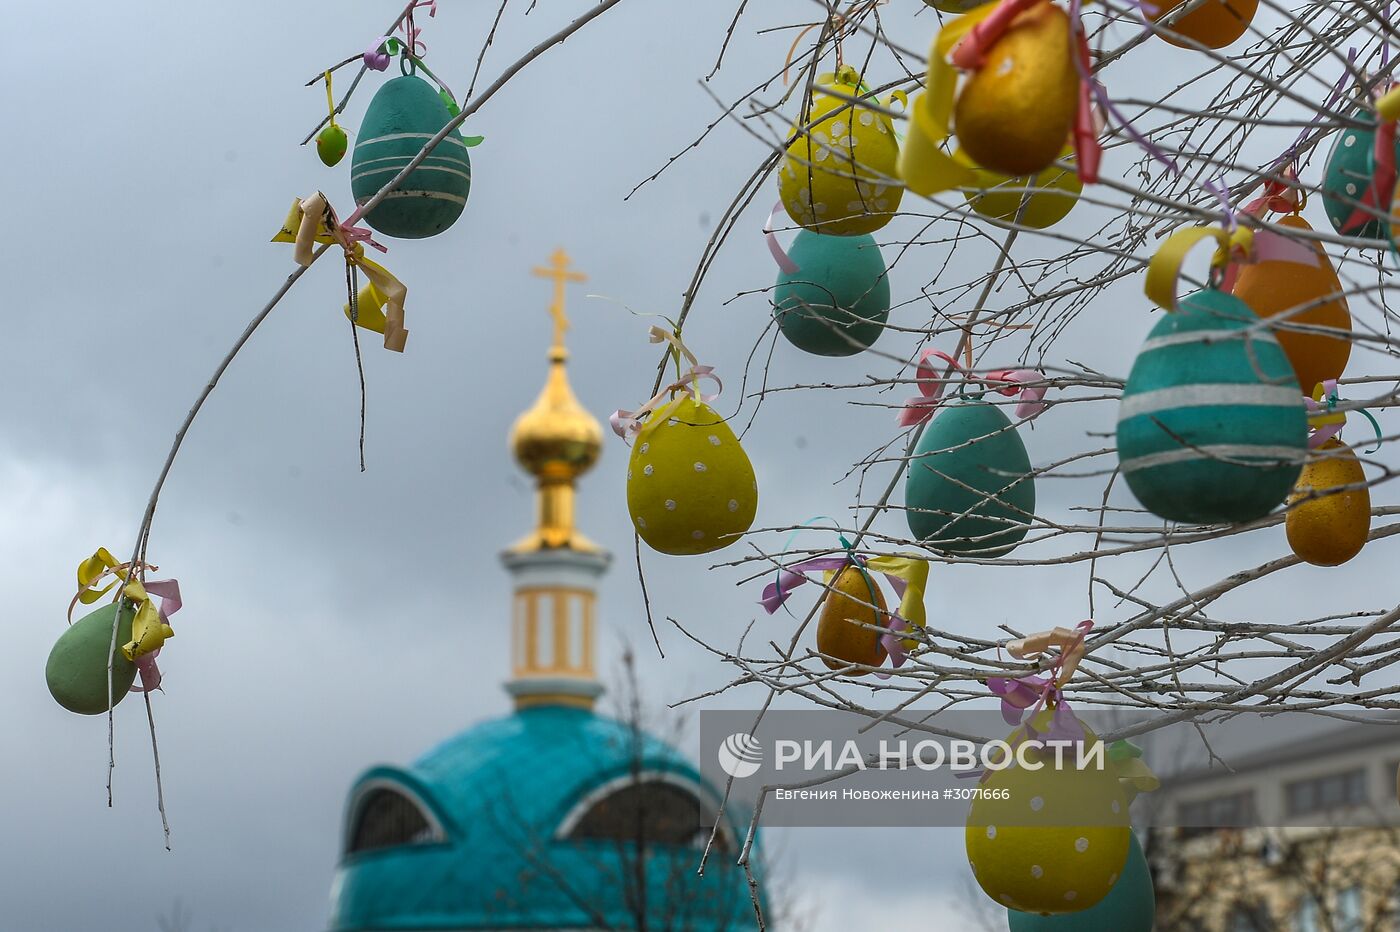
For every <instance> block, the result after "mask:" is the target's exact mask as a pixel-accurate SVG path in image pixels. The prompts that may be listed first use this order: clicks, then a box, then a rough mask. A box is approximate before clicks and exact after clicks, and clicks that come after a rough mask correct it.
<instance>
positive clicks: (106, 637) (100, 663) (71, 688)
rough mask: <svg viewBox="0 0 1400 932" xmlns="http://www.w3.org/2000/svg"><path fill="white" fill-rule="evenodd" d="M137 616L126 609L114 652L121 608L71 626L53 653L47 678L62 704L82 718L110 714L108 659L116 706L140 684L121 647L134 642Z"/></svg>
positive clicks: (111, 607)
mask: <svg viewBox="0 0 1400 932" xmlns="http://www.w3.org/2000/svg"><path fill="white" fill-rule="evenodd" d="M134 616H135V612H134V610H133V609H132V607H131V605H130V604H129V603H128V604H127V605H126V610H125V611H123V612H122V617H121V623H120V625H119V626H118V631H117V648H116V650H115V651H114V650H113V649H112V622H114V621H116V619H117V604H116V603H115V602H113V603H112V604H110V605H104V606H102V607H101V608H99V609H98V610H97V611H95V612H93V613H91V614H89V615H85V616H83V617H82V618H80V619H78V620H77V621H76V622H74V623H73V624H71V625H69V626H68V630H67V631H65V632H63V634H62V636H61V637H59V639H58V641H57V642H56V643H55V644H54V646H53V650H51V651H49V662H48V666H46V667H45V668H44V678H45V679H47V680H48V683H49V692H50V693H52V694H53V697H54V698H55V699H57V700H58V704H59V705H61V706H63V707H64V708H65V709H67V710H68V711H70V712H77V713H79V714H80V715H99V714H101V713H103V712H106V711H107V658H108V657H111V658H112V693H111V696H112V705H116V704H117V703H118V702H121V701H122V699H124V698H126V693H127V690H129V689H131V684H132V683H133V682H134V681H135V680H136V664H134V663H132V662H131V661H130V660H127V659H126V657H125V656H123V654H122V651H121V645H123V644H125V643H127V642H128V641H130V640H131V619H132V618H133V617H134Z"/></svg>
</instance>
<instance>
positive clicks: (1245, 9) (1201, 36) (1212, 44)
mask: <svg viewBox="0 0 1400 932" xmlns="http://www.w3.org/2000/svg"><path fill="white" fill-rule="evenodd" d="M1178 5H1179V4H1177V3H1172V2H1171V0H1157V12H1156V13H1153V14H1150V15H1149V18H1150V19H1151V20H1152V21H1153V22H1156V21H1157V20H1159V19H1161V18H1162V17H1164V16H1166V15H1167V14H1168V13H1170V12H1171V11H1172V10H1174V9H1175V8H1176V7H1177V6H1178ZM1258 11H1259V0H1207V2H1206V3H1205V5H1203V6H1199V7H1197V8H1196V9H1194V10H1192V11H1191V12H1190V13H1188V14H1186V15H1185V16H1183V17H1182V18H1181V19H1179V20H1177V21H1176V22H1175V23H1174V24H1172V25H1171V26H1170V27H1168V28H1170V29H1171V30H1172V31H1173V32H1176V33H1180V34H1181V35H1183V36H1186V37H1187V38H1189V39H1195V40H1196V41H1197V42H1199V43H1200V44H1201V45H1204V46H1205V47H1206V48H1211V49H1223V48H1224V47H1225V46H1227V45H1231V44H1233V43H1234V41H1235V40H1236V39H1238V38H1239V37H1240V36H1242V35H1244V31H1245V29H1247V28H1248V27H1249V24H1250V21H1252V20H1253V19H1254V14H1255V13H1257V12H1258ZM1160 35H1161V36H1162V38H1163V39H1166V40H1167V41H1168V42H1170V43H1171V44H1172V45H1175V46H1176V47H1177V48H1181V49H1189V48H1191V47H1192V46H1190V45H1188V44H1187V43H1185V42H1183V41H1181V40H1180V39H1178V38H1176V37H1175V36H1169V35H1166V34H1160Z"/></svg>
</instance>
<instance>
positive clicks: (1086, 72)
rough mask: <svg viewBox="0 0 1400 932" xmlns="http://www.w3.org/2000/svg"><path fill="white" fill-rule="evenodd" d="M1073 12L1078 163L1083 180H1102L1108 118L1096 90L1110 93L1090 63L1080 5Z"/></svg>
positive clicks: (1075, 159)
mask: <svg viewBox="0 0 1400 932" xmlns="http://www.w3.org/2000/svg"><path fill="white" fill-rule="evenodd" d="M1071 12H1072V14H1073V16H1074V32H1075V36H1076V40H1075V50H1074V67H1075V70H1077V71H1078V72H1079V106H1078V107H1077V108H1076V109H1075V112H1074V166H1075V171H1076V172H1077V173H1078V175H1079V180H1080V182H1081V183H1083V184H1095V183H1097V182H1098V180H1099V164H1100V163H1101V162H1102V161H1103V145H1102V143H1100V142H1099V134H1100V133H1101V132H1103V125H1104V121H1103V116H1102V114H1101V113H1099V112H1098V110H1097V109H1096V108H1095V106H1094V97H1095V92H1096V91H1097V92H1099V93H1103V94H1106V93H1107V92H1106V91H1104V90H1103V87H1102V86H1101V85H1100V84H1099V83H1098V82H1097V81H1095V80H1094V76H1093V70H1092V68H1091V65H1090V63H1089V37H1088V35H1087V34H1086V33H1085V32H1084V22H1083V20H1081V19H1080V18H1079V10H1078V7H1077V4H1076V8H1075V9H1074V10H1072V11H1071Z"/></svg>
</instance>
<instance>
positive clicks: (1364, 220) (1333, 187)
mask: <svg viewBox="0 0 1400 932" xmlns="http://www.w3.org/2000/svg"><path fill="white" fill-rule="evenodd" d="M1355 117H1356V119H1358V120H1360V121H1362V122H1364V123H1366V124H1367V127H1366V128H1365V129H1355V128H1352V127H1347V128H1345V129H1342V130H1340V131H1339V132H1338V133H1337V141H1336V142H1334V143H1333V144H1332V151H1331V152H1330V153H1329V154H1328V156H1327V167H1326V169H1325V171H1324V172H1323V177H1322V197H1323V205H1324V207H1325V208H1326V210H1327V219H1328V220H1330V221H1331V222H1332V228H1333V229H1334V230H1336V231H1337V232H1338V233H1341V234H1343V235H1345V236H1356V237H1359V238H1361V239H1374V240H1379V241H1381V242H1383V243H1384V242H1386V241H1387V233H1388V226H1389V225H1388V224H1387V223H1386V222H1385V221H1384V220H1383V219H1381V218H1380V217H1377V216H1375V215H1374V214H1370V213H1365V212H1357V205H1358V203H1359V202H1361V201H1362V200H1363V199H1364V198H1367V197H1368V195H1369V197H1370V203H1371V204H1374V205H1379V206H1378V208H1377V209H1378V210H1379V211H1380V212H1381V213H1385V211H1386V209H1387V207H1388V206H1389V205H1390V202H1391V198H1392V197H1393V195H1394V191H1393V189H1388V190H1382V187H1383V186H1385V180H1384V179H1378V178H1377V177H1376V170H1375V149H1376V117H1375V114H1373V113H1371V112H1370V111H1369V110H1358V111H1357V112H1356V114H1355ZM1395 152H1396V158H1397V159H1400V141H1397V143H1396V146H1395Z"/></svg>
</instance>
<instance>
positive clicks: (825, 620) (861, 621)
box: [817, 566, 889, 670]
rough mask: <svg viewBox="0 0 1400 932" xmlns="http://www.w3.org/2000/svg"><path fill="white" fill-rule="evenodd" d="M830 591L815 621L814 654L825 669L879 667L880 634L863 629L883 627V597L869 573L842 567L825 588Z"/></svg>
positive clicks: (881, 658)
mask: <svg viewBox="0 0 1400 932" xmlns="http://www.w3.org/2000/svg"><path fill="white" fill-rule="evenodd" d="M828 585H829V586H830V587H831V588H830V590H828V592H827V594H826V600H825V601H824V602H823V603H822V614H821V617H820V618H819V619H818V620H817V651H818V652H819V653H821V654H823V655H825V656H823V657H822V660H823V661H824V662H825V663H826V665H827V666H828V667H830V668H831V669H833V670H838V669H840V668H841V667H844V666H846V665H847V664H851V663H860V664H865V665H866V666H871V667H878V666H879V665H880V664H881V663H883V662H884V660H885V648H884V647H883V646H882V645H881V644H880V632H879V631H872V630H871V629H870V628H866V627H863V626H864V625H881V626H883V625H885V624H887V623H888V621H889V613H888V612H887V610H886V608H885V597H884V595H883V594H882V593H881V592H880V587H879V586H877V585H875V580H874V577H872V576H871V575H870V572H869V571H868V570H865V571H862V570H861V569H860V567H857V566H844V567H842V568H841V571H840V572H839V573H837V574H836V578H835V579H833V580H831V582H830V583H829V584H828Z"/></svg>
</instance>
